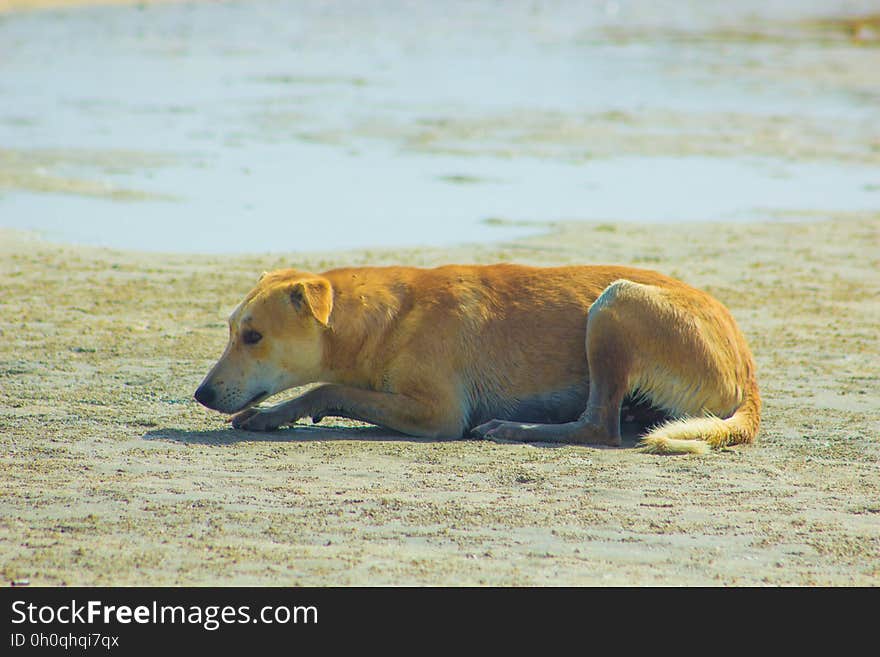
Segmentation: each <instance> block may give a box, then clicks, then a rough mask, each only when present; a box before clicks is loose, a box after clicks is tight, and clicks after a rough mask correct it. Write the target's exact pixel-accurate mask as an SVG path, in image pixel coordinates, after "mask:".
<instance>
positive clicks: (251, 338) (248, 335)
mask: <svg viewBox="0 0 880 657" xmlns="http://www.w3.org/2000/svg"><path fill="white" fill-rule="evenodd" d="M241 339H242V341H244V343H245V344H257V343H258V342H259V341H260V340H262V339H263V336H262V335H261V334H259V333H257V332H256V331H252V330H250V329H248V330H247V331H245V332H244V333H242V334H241Z"/></svg>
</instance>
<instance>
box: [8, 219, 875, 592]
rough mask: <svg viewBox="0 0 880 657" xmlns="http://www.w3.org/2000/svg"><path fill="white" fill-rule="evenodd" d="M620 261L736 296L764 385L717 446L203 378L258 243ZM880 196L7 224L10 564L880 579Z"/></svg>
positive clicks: (432, 258) (506, 579) (433, 580)
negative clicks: (296, 397)
mask: <svg viewBox="0 0 880 657" xmlns="http://www.w3.org/2000/svg"><path fill="white" fill-rule="evenodd" d="M499 260H515V261H519V262H526V263H534V264H562V263H574V262H584V263H600V262H614V263H626V264H632V265H637V266H643V267H650V268H654V269H658V270H661V271H664V272H667V273H671V274H673V275H677V276H679V277H681V278H683V279H685V280H687V281H688V282H690V283H692V284H695V285H697V286H700V287H702V288H704V289H706V290H708V291H710V292H712V293H713V294H715V295H716V296H717V297H719V298H720V299H721V300H722V301H723V302H725V303H726V304H727V305H728V306H729V307H730V308H731V310H732V311H733V313H734V315H735V316H736V317H737V319H738V320H739V322H740V325H741V326H742V328H743V330H744V331H745V333H746V335H747V336H748V338H749V340H750V343H751V345H752V348H753V351H754V353H755V356H756V358H757V361H758V364H759V367H760V382H761V387H762V393H763V397H764V400H765V407H764V409H765V410H764V425H763V428H762V431H761V434H760V436H759V440H758V442H757V444H755V445H753V446H749V447H743V448H738V449H734V450H730V451H723V452H716V453H712V454H710V455H708V456H704V457H656V456H648V455H644V454H640V453H637V452H635V451H633V450H632V449H589V448H583V447H556V448H553V447H548V446H541V445H497V444H494V443H490V442H481V441H460V442H449V443H440V442H431V441H424V440H414V439H410V438H407V437H403V436H399V435H393V434H389V433H388V432H386V431H383V430H381V429H377V428H372V427H363V426H358V425H357V424H356V423H350V422H347V421H343V420H337V419H335V418H328V419H325V420H324V422H323V423H321V425H319V426H317V427H311V426H309V425H302V426H301V427H298V428H295V429H289V430H283V431H279V432H276V433H271V434H255V433H246V432H236V431H232V430H231V429H229V428H228V425H226V424H225V423H224V421H223V418H222V417H221V416H220V415H218V414H216V413H212V412H209V411H207V410H205V409H204V408H202V407H200V406H198V405H197V404H196V403H195V402H194V401H193V400H192V392H193V390H194V389H195V387H196V385H197V384H198V383H199V381H200V379H201V378H202V376H203V375H204V373H205V372H206V371H207V369H208V368H209V367H210V365H211V364H212V362H213V361H214V360H215V359H216V358H217V357H218V356H219V354H220V352H221V350H222V348H223V346H224V343H225V340H226V328H225V317H226V315H227V313H228V312H229V311H230V309H231V308H232V307H233V306H234V305H235V303H236V302H237V301H238V300H239V299H240V297H241V296H242V295H243V294H244V293H245V292H246V291H247V290H248V289H249V288H250V287H251V286H252V285H253V284H254V282H255V281H256V278H257V276H258V275H259V273H260V272H261V271H262V270H264V269H271V268H274V267H280V266H290V265H295V266H297V267H301V268H305V269H312V270H323V269H325V268H329V267H331V266H335V265H343V264H346V265H358V264H382V263H391V262H398V263H411V264H418V265H433V264H439V263H445V262H451V261H459V262H464V261H474V262H495V261H499ZM878 260H880V215H877V214H873V215H861V216H855V215H853V216H844V217H800V218H789V219H788V220H785V221H783V220H779V221H777V222H768V223H760V224H744V225H717V224H690V225H635V224H629V225H628V224H579V223H571V224H559V225H557V226H554V227H553V230H552V232H551V233H549V234H547V235H544V236H541V237H536V238H531V239H528V240H523V241H519V242H515V243H510V244H501V245H487V246H472V247H461V248H453V249H443V250H430V249H412V250H404V251H373V252H363V251H358V252H352V253H334V254H324V255H321V254H301V255H300V254H290V255H287V256H284V257H280V256H277V255H272V256H264V257H257V256H254V257H218V256H213V257H209V256H205V257H191V256H182V255H152V254H139V253H133V252H121V251H111V250H101V249H91V248H84V247H72V246H59V245H54V244H50V243H47V242H43V241H40V240H38V239H36V238H34V237H33V236H29V235H28V234H25V233H17V232H13V231H8V230H5V231H0V286H2V296H0V298H2V313H0V331H2V333H0V469H2V476H0V486H2V494H0V577H2V579H3V581H5V582H12V581H29V582H30V584H31V585H59V584H71V585H73V584H78V585H102V584H107V585H137V584H143V585H163V584H165V585H178V584H194V585H203V584H204V585H207V584H212V585H233V584H236V585H238V584H242V585H244V584H256V585H356V584H379V585H383V584H390V585H403V584H410V585H420V584H439V585H451V584H462V585H478V584H496V585H527V584H535V585H543V584H562V585H564V584H570V585H584V584H600V585H604V584H638V585H651V584H672V585H679V584H686V585H687V584H691V585H708V584H732V585H745V584H794V585H812V584H829V585H876V584H878V583H880V495H878V493H880V469H878V464H880V442H878V436H880V403H878V402H880V393H878V380H880V345H878V340H877V328H878V326H880V301H878V299H880V273H878V272H880V262H878Z"/></svg>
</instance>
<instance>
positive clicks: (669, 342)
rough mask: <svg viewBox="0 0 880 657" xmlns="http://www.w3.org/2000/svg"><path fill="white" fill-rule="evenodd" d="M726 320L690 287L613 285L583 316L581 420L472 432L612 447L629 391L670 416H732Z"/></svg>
mask: <svg viewBox="0 0 880 657" xmlns="http://www.w3.org/2000/svg"><path fill="white" fill-rule="evenodd" d="M719 309H720V311H721V312H719ZM728 320H729V322H730V324H729V325H728V324H727V322H728ZM732 322H733V320H732V318H730V316H729V314H728V313H727V312H726V310H724V308H723V306H721V304H719V303H718V302H717V301H715V300H714V299H712V298H711V297H710V296H709V295H707V294H705V293H702V292H699V291H697V290H694V289H693V288H688V287H684V286H682V288H680V289H679V288H661V287H655V286H651V285H642V284H639V283H633V282H631V281H627V280H618V281H615V282H614V283H612V284H611V285H609V286H608V287H607V288H606V289H605V290H604V291H603V292H602V294H601V295H599V297H598V298H597V299H596V301H595V302H594V303H593V305H592V306H591V307H590V310H589V313H588V317H587V331H586V353H587V364H588V369H589V377H590V392H589V397H588V400H587V408H586V409H585V411H584V412H583V414H582V415H581V417H580V418H579V419H578V420H576V421H574V422H568V423H566V424H525V423H517V422H505V421H500V420H492V421H491V422H487V423H486V424H483V425H480V426H479V427H476V428H475V429H474V430H473V433H474V434H475V435H477V436H479V437H483V438H490V439H500V440H513V441H523V442H528V441H535V442H563V443H584V444H597V445H611V446H618V445H620V443H621V437H620V407H621V403H622V401H623V399H624V397H625V396H626V395H627V394H628V393H630V392H633V391H635V390H638V391H639V392H641V393H644V394H645V395H646V396H647V397H648V398H649V399H651V400H652V401H653V402H655V403H656V404H657V405H658V406H660V407H662V408H664V409H665V410H667V411H670V412H671V413H672V414H673V415H676V416H685V415H701V414H704V413H706V412H711V413H724V412H727V413H732V412H733V410H734V409H735V408H736V405H737V404H738V403H739V401H740V397H741V395H738V393H739V392H740V390H738V388H737V386H736V384H735V383H734V381H735V378H736V377H735V372H736V370H737V368H736V367H735V361H737V354H736V353H735V352H736V349H735V345H734V344H733V343H732V342H731V341H730V340H727V339H726V338H727V336H729V335H730V331H731V330H733V331H736V329H735V326H734V325H733V324H732ZM731 327H733V328H732V329H731Z"/></svg>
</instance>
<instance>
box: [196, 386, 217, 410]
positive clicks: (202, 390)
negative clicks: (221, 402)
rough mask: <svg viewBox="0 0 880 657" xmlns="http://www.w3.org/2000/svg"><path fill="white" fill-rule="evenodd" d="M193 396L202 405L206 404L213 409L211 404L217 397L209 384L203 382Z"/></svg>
mask: <svg viewBox="0 0 880 657" xmlns="http://www.w3.org/2000/svg"><path fill="white" fill-rule="evenodd" d="M194 397H195V398H196V401H197V402H199V403H200V404H201V405H202V406H207V407H208V408H211V409H213V408H214V407H213V406H212V404H213V403H214V400H215V399H217V393H216V391H215V390H214V389H213V388H212V387H211V386H209V385H207V384H205V383H203V384H202V385H200V386H199V387H198V389H197V390H196V394H195V395H194ZM215 410H216V409H215Z"/></svg>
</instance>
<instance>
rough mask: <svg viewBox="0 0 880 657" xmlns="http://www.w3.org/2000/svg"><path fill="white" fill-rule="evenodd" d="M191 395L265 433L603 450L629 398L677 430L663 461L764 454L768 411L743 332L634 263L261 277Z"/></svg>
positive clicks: (693, 293) (707, 299) (684, 288)
mask: <svg viewBox="0 0 880 657" xmlns="http://www.w3.org/2000/svg"><path fill="white" fill-rule="evenodd" d="M312 382H322V383H323V385H320V386H318V387H315V388H313V389H311V390H309V391H308V392H306V393H305V394H303V395H301V396H300V397H297V398H295V399H292V400H290V401H286V402H283V403H281V404H278V405H276V406H273V407H269V408H255V407H254V404H257V403H258V402H260V401H262V400H263V399H265V398H266V397H268V396H270V395H273V394H275V393H277V392H280V391H282V390H285V389H287V388H291V387H293V386H299V385H304V384H307V383H312ZM195 397H196V399H197V400H198V401H199V402H201V403H202V404H204V405H205V406H207V407H208V408H212V409H215V410H218V411H221V412H223V413H237V415H235V417H233V419H232V423H233V426H234V427H236V428H239V429H247V430H251V431H271V430H274V429H277V428H278V427H280V426H281V425H285V424H293V423H294V422H296V421H297V420H299V419H300V418H305V417H311V418H312V420H313V421H319V420H320V418H322V417H324V416H326V415H335V416H340V417H346V418H351V419H354V420H362V421H365V422H371V423H373V424H378V425H381V426H385V427H388V428H390V429H394V430H396V431H400V432H403V433H406V434H410V435H413V436H423V437H431V438H439V439H447V438H461V437H463V436H467V435H468V434H469V433H472V434H473V435H476V436H479V437H484V438H491V439H500V440H514V441H542V442H545V441H550V442H566V443H585V444H598V445H620V443H621V436H620V412H621V404H622V403H623V401H624V399H625V398H627V397H630V398H639V399H644V400H647V401H649V402H650V403H651V405H653V406H654V407H656V408H659V409H662V410H663V411H665V412H666V413H667V414H668V416H669V417H670V418H672V420H671V421H670V422H668V423H666V424H664V425H661V426H659V427H656V428H654V429H653V430H651V431H650V432H649V433H648V434H647V435H645V436H644V437H643V439H642V443H641V445H642V446H643V448H644V449H645V450H646V451H653V452H666V453H679V452H701V451H705V450H706V449H707V448H708V447H709V446H712V447H722V446H725V445H733V444H739V443H748V442H751V441H752V440H753V439H754V437H755V435H756V434H757V432H758V426H759V423H760V407H761V400H760V397H759V395H758V385H757V379H756V375H755V364H754V361H753V360H752V355H751V353H750V352H749V348H748V346H747V344H746V341H745V338H744V337H743V335H742V333H741V332H740V331H739V329H738V328H737V326H736V323H735V322H734V320H733V318H732V317H731V315H730V313H729V312H728V311H727V309H726V308H725V307H724V306H723V305H721V303H719V302H718V301H716V300H715V299H714V298H712V297H711V296H709V295H708V294H706V293H705V292H701V291H700V290H696V289H694V288H692V287H689V286H688V285H685V284H684V283H681V282H680V281H677V280H675V279H672V278H669V277H667V276H664V275H662V274H659V273H657V272H652V271H647V270H641V269H634V268H628V267H610V266H595V267H588V266H583V267H558V268H536V267H526V266H520V265H508V264H505V265H491V266H457V265H451V266H446V267H439V268H437V269H416V268H410V267H381V268H357V269H335V270H332V271H328V272H325V273H323V274H311V273H308V272H302V271H296V270H293V269H286V270H281V271H276V272H273V273H270V274H264V275H263V276H262V278H261V279H260V281H259V283H258V285H257V287H256V288H254V289H253V290H252V291H251V292H250V293H249V294H248V295H247V297H246V298H245V299H244V301H242V302H241V303H240V304H239V306H238V307H237V308H236V309H235V311H234V312H233V313H232V316H231V317H230V319H229V344H228V345H227V347H226V351H225V352H224V353H223V356H222V357H221V358H220V360H219V362H218V363H217V364H216V365H215V366H214V368H213V369H212V370H211V371H210V373H209V374H208V375H207V377H206V378H205V380H204V382H203V383H202V384H201V386H199V389H198V390H197V391H196V395H195Z"/></svg>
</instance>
